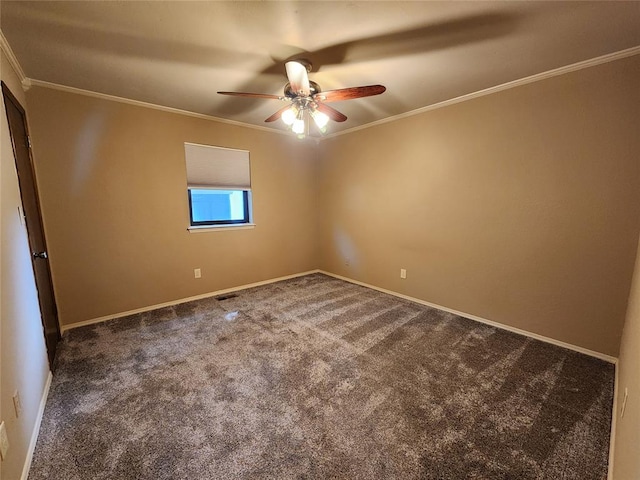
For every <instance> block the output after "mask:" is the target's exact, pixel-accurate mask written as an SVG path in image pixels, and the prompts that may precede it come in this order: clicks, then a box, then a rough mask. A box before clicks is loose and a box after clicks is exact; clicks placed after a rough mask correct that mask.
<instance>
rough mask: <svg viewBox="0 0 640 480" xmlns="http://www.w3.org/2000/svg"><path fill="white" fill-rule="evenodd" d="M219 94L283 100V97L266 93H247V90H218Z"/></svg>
mask: <svg viewBox="0 0 640 480" xmlns="http://www.w3.org/2000/svg"><path fill="white" fill-rule="evenodd" d="M218 93H219V94H220V95H233V96H235V97H251V98H268V99H272V100H284V97H280V96H278V95H270V94H268V93H248V92H218Z"/></svg>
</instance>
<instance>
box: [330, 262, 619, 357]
mask: <svg viewBox="0 0 640 480" xmlns="http://www.w3.org/2000/svg"><path fill="white" fill-rule="evenodd" d="M319 272H320V273H324V274H325V275H329V276H330V277H334V278H338V279H340V280H344V281H345V282H350V283H355V284H356V285H361V286H363V287H367V288H371V289H373V290H377V291H379V292H382V293H387V294H389V295H393V296H395V297H400V298H404V299H405V300H409V301H411V302H415V303H419V304H421V305H426V306H427V307H432V308H436V309H438V310H443V311H445V312H449V313H453V314H454V315H458V316H460V317H464V318H468V319H469V320H475V321H476V322H480V323H484V324H486V325H491V326H492V327H496V328H500V329H502V330H507V331H509V332H513V333H517V334H519V335H524V336H525V337H530V338H534V339H536V340H540V341H542V342H546V343H551V344H552V345H556V346H558V347H563V348H567V349H569V350H573V351H575V352H579V353H583V354H585V355H589V356H591V357H595V358H599V359H600V360H604V361H605V362H609V363H613V364H614V365H615V364H616V363H617V362H618V359H617V358H616V357H612V356H611V355H606V354H604V353H600V352H596V351H594V350H589V349H587V348H583V347H578V346H577V345H572V344H570V343H566V342H562V341H560V340H556V339H554V338H549V337H545V336H544V335H538V334H537V333H533V332H528V331H527V330H522V329H520V328H516V327H511V326H509V325H505V324H504V323H499V322H494V321H493V320H487V319H486V318H482V317H478V316H477V315H472V314H470V313H465V312H460V311H458V310H454V309H452V308H447V307H443V306H442V305H437V304H435V303H431V302H426V301H424V300H420V299H419V298H415V297H410V296H409V295H404V294H402V293H398V292H394V291H392V290H387V289H386V288H380V287H376V286H375V285H369V284H368V283H364V282H360V281H358V280H353V279H352V278H348V277H343V276H342V275H337V274H335V273H330V272H326V271H324V270H319Z"/></svg>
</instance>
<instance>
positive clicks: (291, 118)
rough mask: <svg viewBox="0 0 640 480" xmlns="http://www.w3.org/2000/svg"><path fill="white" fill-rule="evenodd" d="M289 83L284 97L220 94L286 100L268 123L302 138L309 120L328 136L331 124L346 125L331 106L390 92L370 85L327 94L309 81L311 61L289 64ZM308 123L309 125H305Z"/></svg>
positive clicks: (261, 94)
mask: <svg viewBox="0 0 640 480" xmlns="http://www.w3.org/2000/svg"><path fill="white" fill-rule="evenodd" d="M285 69H286V71H287V79H288V80H289V82H288V83H287V84H286V85H285V86H284V95H283V96H279V95H270V94H267V93H248V92H218V93H219V94H221V95H235V96H238V97H252V98H265V99H273V100H282V101H285V102H287V105H286V106H284V107H282V108H281V109H280V110H278V111H277V112H276V113H274V114H273V115H271V116H270V117H269V118H267V119H266V120H265V122H274V121H276V120H278V119H279V118H280V119H282V121H283V122H284V123H285V124H286V125H287V126H289V127H290V128H291V130H292V131H293V133H295V134H297V135H298V136H299V137H304V136H305V134H308V133H309V132H308V125H309V123H310V122H309V121H308V119H309V117H311V118H312V119H313V122H314V124H315V125H316V127H318V130H320V132H321V133H323V134H324V133H325V132H326V128H327V124H328V123H329V120H334V121H336V122H344V121H345V120H346V119H347V117H346V115H344V114H343V113H341V112H339V111H338V110H336V109H335V108H333V107H330V106H329V105H327V103H330V102H338V101H341V100H352V99H354V98H361V97H370V96H372V95H380V94H381V93H383V92H384V91H385V90H386V88H385V87H384V86H382V85H366V86H362V87H350V88H339V89H337V90H328V91H326V92H323V91H322V90H321V89H320V85H318V84H317V83H316V82H313V81H311V80H309V76H308V73H309V72H310V71H311V62H309V61H307V60H292V61H289V62H286V63H285ZM305 120H306V121H305Z"/></svg>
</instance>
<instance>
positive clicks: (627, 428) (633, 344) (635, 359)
mask: <svg viewBox="0 0 640 480" xmlns="http://www.w3.org/2000/svg"><path fill="white" fill-rule="evenodd" d="M625 389H627V391H628V398H627V405H626V407H625V411H624V417H621V416H620V414H621V413H622V403H623V401H624V392H625ZM616 416H617V418H616V435H615V442H614V445H615V450H614V452H615V457H614V462H613V478H614V480H630V479H638V478H640V455H638V448H639V446H640V245H639V250H638V255H637V257H636V268H635V272H634V274H633V283H632V286H631V295H630V296H629V308H628V310H627V320H626V322H625V325H624V330H623V334H622V343H621V345H620V359H619V361H618V404H617V405H616Z"/></svg>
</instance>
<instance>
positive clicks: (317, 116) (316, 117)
mask: <svg viewBox="0 0 640 480" xmlns="http://www.w3.org/2000/svg"><path fill="white" fill-rule="evenodd" d="M311 117H313V121H314V122H315V124H316V126H317V127H318V128H319V129H320V131H324V130H325V129H326V126H327V124H328V123H329V117H327V116H326V115H325V114H324V113H322V112H319V111H318V110H316V109H315V108H313V109H311Z"/></svg>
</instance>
